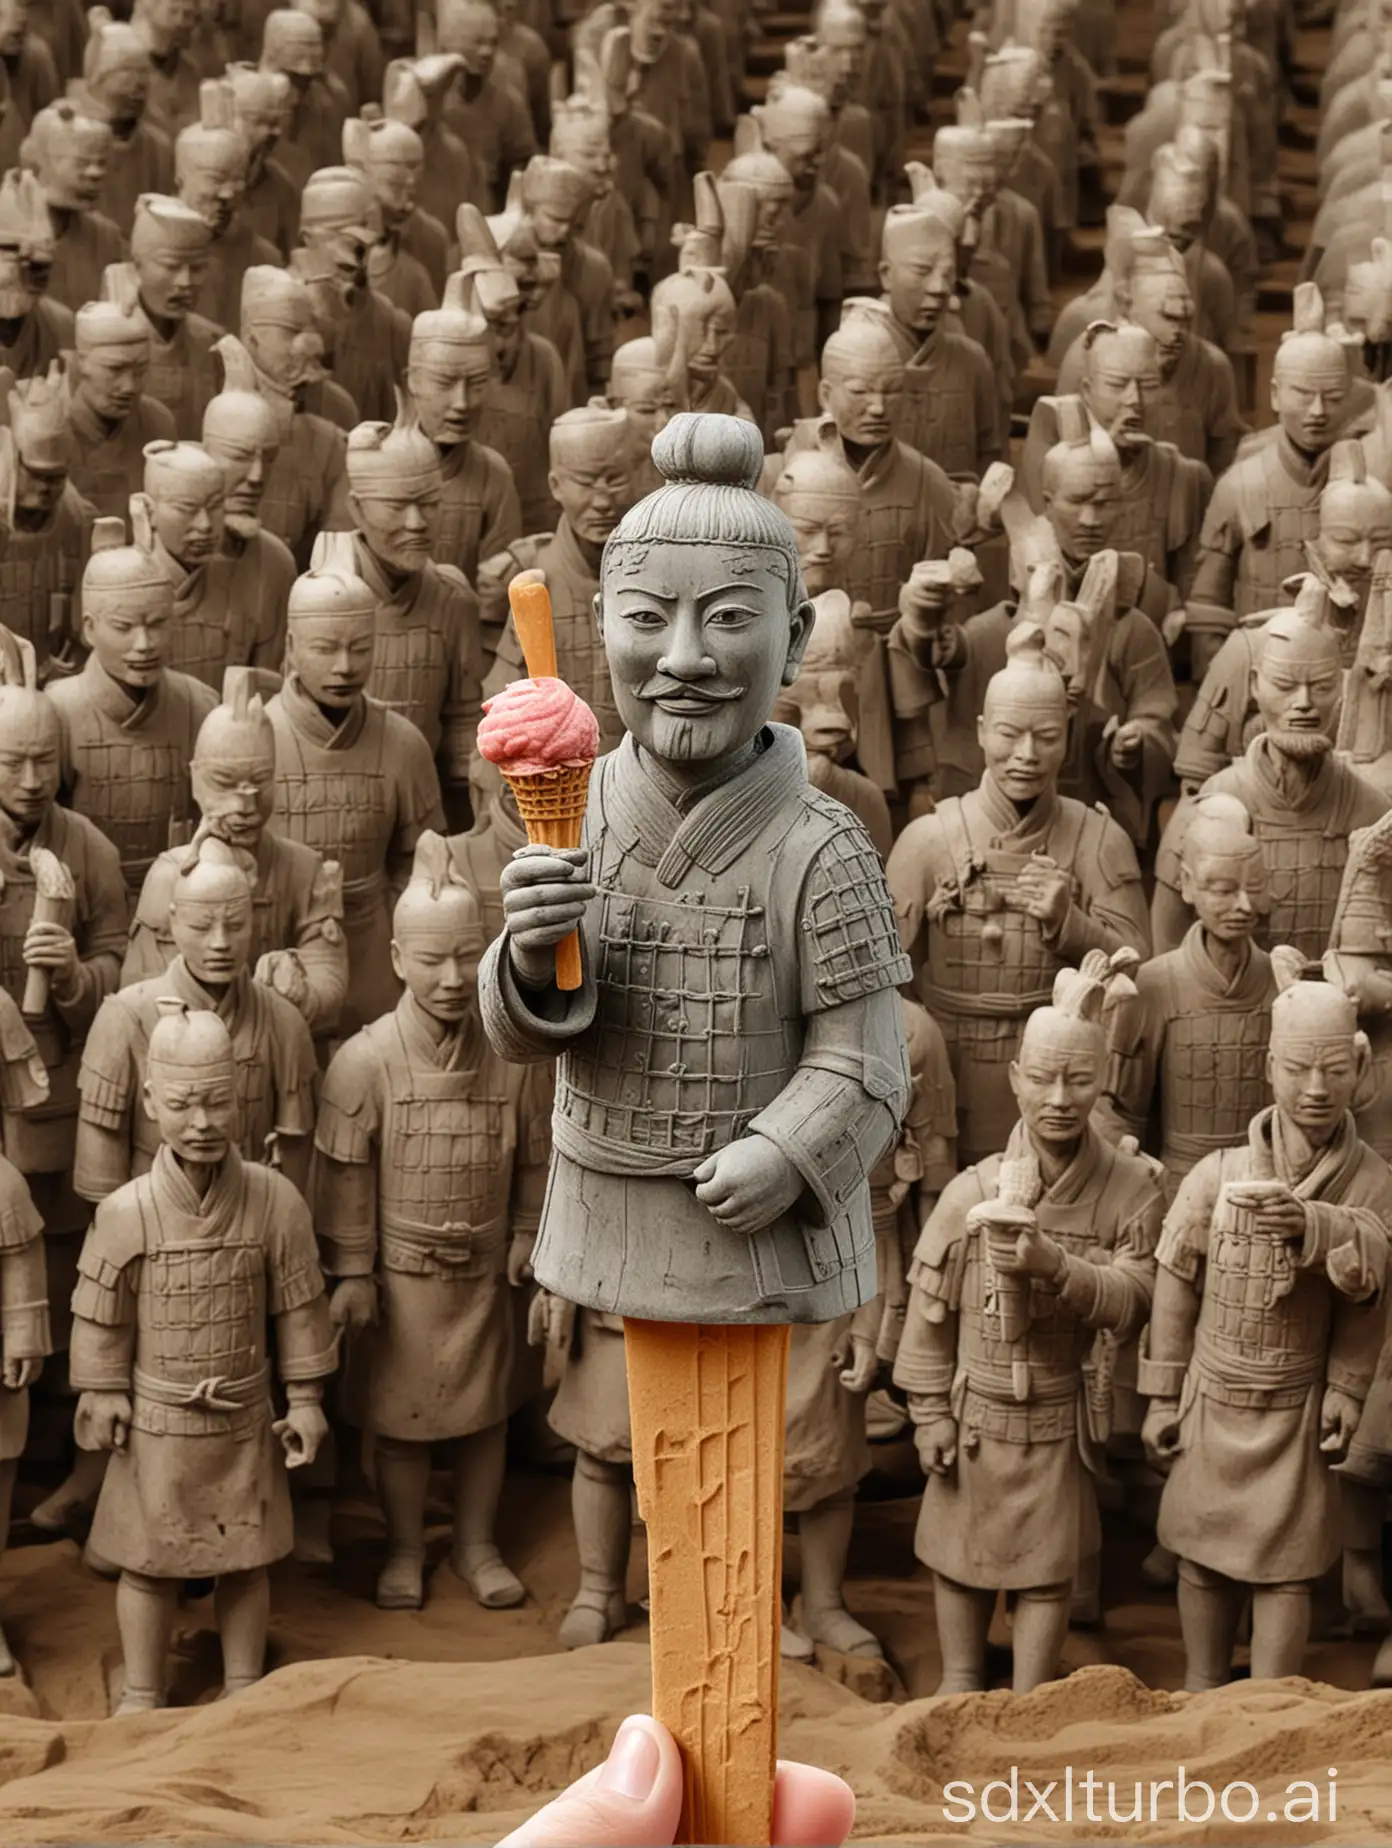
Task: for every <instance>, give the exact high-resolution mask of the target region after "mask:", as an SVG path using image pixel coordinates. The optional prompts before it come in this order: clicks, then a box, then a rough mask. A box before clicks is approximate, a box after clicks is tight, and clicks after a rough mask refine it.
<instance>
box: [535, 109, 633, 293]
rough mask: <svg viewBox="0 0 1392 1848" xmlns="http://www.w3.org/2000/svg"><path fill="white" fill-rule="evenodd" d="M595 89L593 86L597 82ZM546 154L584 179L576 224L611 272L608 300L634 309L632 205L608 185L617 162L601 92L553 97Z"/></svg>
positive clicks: (611, 183)
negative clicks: (582, 211)
mask: <svg viewBox="0 0 1392 1848" xmlns="http://www.w3.org/2000/svg"><path fill="white" fill-rule="evenodd" d="M597 88H598V86H597ZM548 151H549V153H550V154H551V157H552V159H554V160H563V161H565V162H566V164H567V165H568V166H571V167H574V168H575V170H576V172H577V173H582V174H583V175H584V176H585V178H586V179H587V180H588V181H589V182H590V187H591V198H590V208H589V211H588V213H587V214H586V216H585V219H584V221H583V223H582V225H581V227H580V230H581V235H582V237H583V239H584V241H585V243H587V244H588V245H589V246H590V247H591V249H594V250H597V251H599V252H600V254H601V255H602V256H603V257H604V258H605V260H606V261H607V263H608V265H609V267H610V269H611V270H612V271H613V275H614V299H615V302H616V305H617V306H618V308H619V309H620V311H621V312H625V311H628V310H630V309H632V308H634V307H636V306H637V305H638V304H639V303H640V302H641V299H642V298H641V297H640V296H638V295H636V294H635V293H634V289H633V279H634V272H635V270H636V269H637V268H638V265H639V261H640V259H641V257H642V244H641V241H640V239H639V235H638V225H637V221H636V220H635V218H634V215H633V206H632V204H631V203H630V201H629V200H628V199H627V198H626V197H625V196H624V194H623V193H621V192H620V191H619V189H618V187H617V186H616V185H615V184H614V175H615V171H616V169H617V166H618V162H617V159H616V157H615V154H614V147H613V142H612V141H611V139H610V132H609V112H608V110H607V108H606V107H605V99H604V96H603V93H602V90H600V91H599V94H597V95H596V94H586V93H577V94H576V95H574V96H570V97H563V98H560V99H558V100H557V102H556V103H555V104H554V105H553V107H552V110H551V142H550V147H549V150H548Z"/></svg>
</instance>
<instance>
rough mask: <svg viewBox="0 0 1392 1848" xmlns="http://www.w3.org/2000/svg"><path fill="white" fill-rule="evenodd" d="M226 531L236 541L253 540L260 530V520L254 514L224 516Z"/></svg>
mask: <svg viewBox="0 0 1392 1848" xmlns="http://www.w3.org/2000/svg"><path fill="white" fill-rule="evenodd" d="M226 521H227V530H228V532H229V533H231V534H233V536H234V537H235V538H238V539H254V538H255V537H256V535H257V534H258V533H259V532H260V530H261V520H260V517H259V516H258V515H257V514H254V513H231V512H229V513H228V514H227V516H226Z"/></svg>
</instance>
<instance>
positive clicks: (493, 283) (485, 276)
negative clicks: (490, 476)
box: [407, 256, 614, 556]
mask: <svg viewBox="0 0 1392 1848" xmlns="http://www.w3.org/2000/svg"><path fill="white" fill-rule="evenodd" d="M461 274H462V277H463V283H462V284H461V285H460V286H458V287H456V285H455V283H454V280H453V278H451V280H450V282H449V283H447V284H446V286H445V307H446V309H447V310H452V311H453V312H455V313H456V314H457V313H459V312H461V311H460V310H459V309H458V308H457V307H456V304H457V303H458V302H459V301H460V299H461V297H463V298H465V299H466V301H467V303H468V306H467V308H466V309H465V310H463V312H464V314H465V316H466V318H467V319H469V320H470V321H471V322H472V321H473V319H474V317H476V316H478V315H482V317H483V319H484V320H485V321H486V322H487V324H488V332H489V335H490V337H491V340H492V345H493V364H492V368H491V371H490V375H489V378H488V383H487V386H486V388H485V390H484V398H483V411H482V413H481V414H480V416H479V419H478V424H477V427H476V428H477V435H478V440H479V446H480V447H481V448H484V449H493V450H495V451H496V452H497V453H498V455H500V456H501V457H502V458H503V461H504V462H506V464H507V465H508V467H509V468H510V469H511V470H512V480H513V486H514V487H515V489H516V491H517V499H518V503H519V508H520V512H521V521H520V526H519V531H520V532H524V533H536V532H544V531H546V530H547V529H548V528H549V527H553V526H554V525H555V523H556V503H555V501H553V500H552V498H551V490H550V488H549V487H548V486H547V485H546V478H547V475H548V473H549V472H550V471H549V468H548V466H547V444H548V441H549V438H550V432H551V426H552V424H553V423H555V421H556V419H557V418H558V417H559V416H561V415H562V413H563V412H564V411H565V410H566V409H567V407H568V406H569V404H570V387H569V384H568V382H567V380H566V375H565V368H564V366H563V365H562V364H561V356H560V354H559V353H558V352H557V351H556V349H555V347H554V346H553V345H552V343H551V342H550V341H549V340H547V339H546V338H545V337H544V336H543V335H541V334H538V333H534V332H533V331H532V330H531V329H530V328H527V327H524V326H523V324H522V292H521V290H520V289H519V288H518V286H517V283H516V281H515V280H514V278H513V275H512V272H511V271H510V270H509V269H508V268H507V266H506V264H504V262H503V260H502V257H501V256H498V257H486V256H480V257H472V256H469V257H466V258H465V259H464V265H463V270H462V272H461ZM461 331H462V330H461ZM474 335H475V329H474V328H473V327H472V326H471V328H470V340H469V341H468V343H467V344H468V345H469V347H470V349H471V350H472V349H474V348H476V346H477V341H476V339H475V338H474ZM414 339H415V336H414V332H413V334H412V341H413V344H414ZM472 370H473V372H474V374H475V376H476V377H481V376H482V371H481V362H480V360H479V357H478V354H477V353H476V352H475V354H474V361H473V367H472ZM410 376H411V374H410V372H409V371H408V373H407V378H408V382H409V379H410ZM613 377H614V375H613V370H612V368H611V370H610V375H609V384H610V390H611V391H612V389H613ZM479 547H480V550H484V555H485V556H487V555H488V554H489V553H491V552H493V551H496V550H497V546H496V544H490V545H488V546H487V548H486V550H485V549H484V541H483V539H482V535H480V540H479Z"/></svg>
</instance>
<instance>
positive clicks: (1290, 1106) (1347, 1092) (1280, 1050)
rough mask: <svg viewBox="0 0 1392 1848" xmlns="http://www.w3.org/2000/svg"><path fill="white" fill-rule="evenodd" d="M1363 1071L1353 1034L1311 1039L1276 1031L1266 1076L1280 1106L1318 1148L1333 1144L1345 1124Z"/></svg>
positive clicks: (1272, 1036) (1268, 1057)
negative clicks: (1334, 1138) (1340, 1127)
mask: <svg viewBox="0 0 1392 1848" xmlns="http://www.w3.org/2000/svg"><path fill="white" fill-rule="evenodd" d="M1362 1070H1363V1061H1362V1059H1361V1058H1360V1056H1359V1051H1358V1046H1357V1043H1356V1041H1355V1040H1354V1039H1353V1038H1352V1037H1351V1036H1350V1035H1347V1034H1342V1035H1338V1036H1333V1035H1331V1036H1329V1037H1325V1036H1324V1035H1321V1034H1315V1035H1312V1036H1311V1037H1309V1038H1306V1037H1305V1036H1304V1035H1297V1034H1293V1033H1284V1032H1278V1031H1275V1030H1273V1032H1272V1035H1271V1050H1270V1052H1269V1053H1268V1054H1267V1059H1266V1075H1267V1077H1268V1079H1269V1080H1270V1082H1271V1094H1272V1096H1273V1098H1274V1099H1275V1101H1276V1108H1277V1109H1278V1110H1279V1111H1280V1112H1281V1114H1282V1116H1285V1117H1289V1118H1290V1120H1291V1121H1292V1122H1293V1123H1295V1124H1296V1125H1297V1127H1298V1128H1300V1129H1301V1130H1303V1131H1304V1132H1305V1135H1306V1136H1307V1137H1308V1138H1309V1140H1310V1141H1311V1142H1313V1143H1314V1144H1315V1145H1316V1146H1319V1145H1321V1144H1323V1143H1325V1142H1327V1141H1328V1140H1329V1138H1330V1137H1331V1136H1332V1135H1333V1134H1334V1132H1335V1131H1336V1130H1337V1129H1338V1127H1339V1125H1340V1124H1341V1123H1342V1122H1343V1120H1344V1116H1345V1114H1346V1112H1347V1111H1348V1109H1349V1107H1350V1106H1351V1104H1352V1103H1353V1097H1354V1092H1355V1091H1356V1090H1357V1088H1358V1081H1359V1079H1360V1077H1361V1076H1362Z"/></svg>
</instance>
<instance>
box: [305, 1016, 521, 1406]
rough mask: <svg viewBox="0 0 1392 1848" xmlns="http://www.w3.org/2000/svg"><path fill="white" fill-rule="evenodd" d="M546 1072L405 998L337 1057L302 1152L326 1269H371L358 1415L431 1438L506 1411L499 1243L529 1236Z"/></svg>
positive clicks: (508, 1360) (478, 1031) (509, 1295)
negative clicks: (311, 1147)
mask: <svg viewBox="0 0 1392 1848" xmlns="http://www.w3.org/2000/svg"><path fill="white" fill-rule="evenodd" d="M548 1077H549V1074H548V1073H546V1072H545V1069H544V1068H542V1067H535V1066H534V1067H531V1068H524V1067H522V1066H517V1065H505V1064H504V1063H503V1061H502V1060H501V1059H500V1058H499V1057H498V1055H497V1054H496V1053H495V1052H494V1051H493V1050H492V1048H491V1047H490V1046H489V1044H488V1042H487V1040H486V1039H485V1038H484V1035H483V1030H482V1028H481V1026H480V1025H479V1021H478V1016H477V1015H476V1014H474V1015H471V1016H470V1017H469V1019H468V1020H466V1021H465V1022H464V1023H463V1024H462V1025H461V1026H459V1027H458V1028H447V1027H446V1026H445V1024H444V1023H443V1022H440V1021H436V1020H434V1019H432V1018H431V1017H430V1016H429V1015H428V1014H426V1013H425V1012H424V1010H423V1009H422V1008H421V1007H420V1006H419V1004H418V1003H417V1002H416V1001H415V999H414V998H413V997H412V996H411V995H409V994H408V995H404V996H403V997H402V999H401V1000H400V1001H399V1002H398V1004H397V1007H396V1010H395V1012H394V1013H391V1014H388V1015H385V1016H384V1017H383V1018H382V1019H381V1020H378V1021H374V1023H373V1024H372V1025H371V1026H370V1027H366V1028H364V1030H363V1031H362V1032H361V1033H359V1034H357V1035H356V1036H355V1037H354V1038H353V1039H351V1040H349V1041H348V1043H347V1044H346V1045H345V1046H344V1047H343V1048H342V1049H341V1050H340V1051H339V1052H338V1053H336V1054H335V1056H334V1060H333V1063H332V1064H331V1065H330V1067H329V1070H328V1073H327V1075H326V1077H325V1079H324V1094H323V1098H322V1100H321V1102H320V1107H319V1127H318V1130H317V1132H316V1136H315V1146H316V1148H317V1149H318V1151H319V1155H320V1164H319V1167H318V1169H317V1176H316V1193H315V1207H316V1213H315V1218H316V1224H317V1226H318V1229H319V1233H320V1238H321V1242H322V1245H323V1249H324V1252H325V1269H326V1270H327V1271H328V1272H329V1273H330V1274H331V1275H333V1276H335V1277H355V1276H372V1275H374V1273H375V1275H376V1278H377V1284H378V1291H379V1302H380V1319H379V1322H378V1325H377V1327H376V1328H375V1329H374V1330H372V1332H371V1334H370V1336H369V1339H368V1354H367V1365H368V1378H369V1384H368V1394H367V1397H368V1406H369V1411H368V1424H369V1428H370V1429H372V1430H373V1431H377V1432H379V1433H381V1434H382V1435H383V1436H386V1437H395V1438H404V1439H407V1440H408V1441H414V1442H417V1443H429V1442H432V1441H434V1440H442V1439H448V1438H455V1437H468V1436H470V1435H471V1434H472V1433H473V1432H475V1431H483V1430H486V1429H487V1428H488V1427H489V1426H490V1425H495V1424H498V1423H500V1422H501V1421H502V1420H503V1419H504V1418H506V1417H507V1415H508V1413H509V1411H510V1410H511V1409H512V1406H511V1402H510V1391H509V1388H510V1383H511V1376H512V1372H513V1360H514V1351H513V1349H514V1335H515V1332H516V1327H517V1317H516V1315H515V1313H514V1299H515V1292H514V1291H513V1289H512V1286H511V1285H510V1284H509V1283H508V1279H507V1259H508V1247H509V1243H510V1240H511V1238H512V1236H514V1235H515V1234H517V1233H519V1232H528V1231H533V1230H535V1227H536V1223H537V1219H538V1216H539V1214H540V1211H541V1200H542V1195H543V1193H544V1191H545V1187H546V1163H547V1155H548V1152H549V1149H550V1142H551V1134H550V1130H551V1123H550V1102H551V1099H550V1086H549V1083H547V1082H546V1079H547V1078H548Z"/></svg>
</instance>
